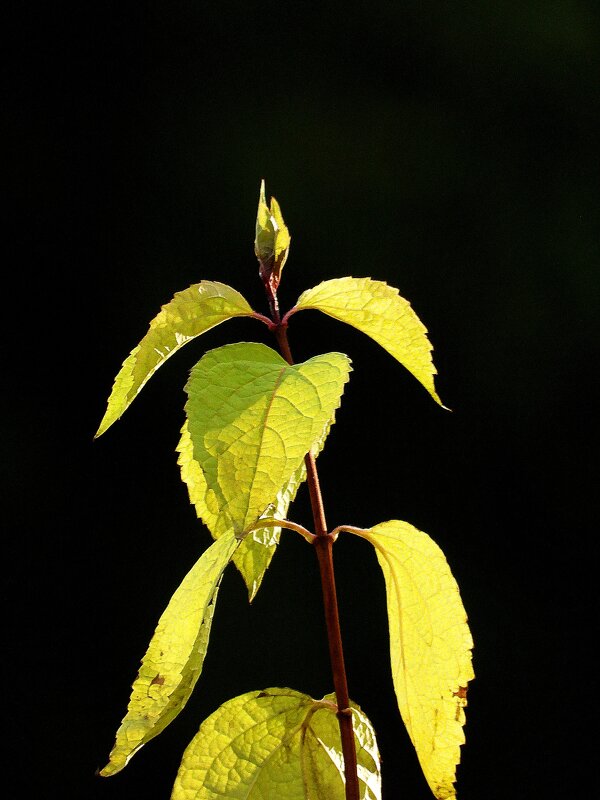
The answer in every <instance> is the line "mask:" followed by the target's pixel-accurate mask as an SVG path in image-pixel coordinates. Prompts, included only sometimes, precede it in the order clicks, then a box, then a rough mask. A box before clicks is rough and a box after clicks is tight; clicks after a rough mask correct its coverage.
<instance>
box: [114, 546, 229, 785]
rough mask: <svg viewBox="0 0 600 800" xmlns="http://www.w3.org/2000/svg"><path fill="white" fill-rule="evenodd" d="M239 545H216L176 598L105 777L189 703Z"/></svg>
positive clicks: (143, 671)
mask: <svg viewBox="0 0 600 800" xmlns="http://www.w3.org/2000/svg"><path fill="white" fill-rule="evenodd" d="M238 544H239V542H238V541H237V540H236V539H235V537H234V536H233V533H230V534H229V535H226V536H223V537H221V538H220V539H219V540H218V541H217V542H215V543H214V544H212V545H211V546H210V547H209V548H208V550H206V552H204V553H203V554H202V556H200V558H199V559H198V561H197V562H196V564H195V566H194V567H192V569H191V570H190V572H189V573H188V574H187V575H186V577H185V578H184V579H183V582H182V583H181V585H180V586H179V588H178V589H177V591H176V592H175V594H174V595H173V597H172V598H171V600H170V602H169V605H168V606H167V608H166V610H165V611H164V613H163V615H162V616H161V618H160V620H159V622H158V626H157V628H156V631H155V633H154V636H153V637H152V640H151V641H150V644H149V646H148V650H147V652H146V655H145V656H144V658H143V660H142V664H141V667H140V671H139V673H138V675H137V677H136V679H135V681H134V683H133V689H132V692H131V698H130V701H129V706H128V708H127V715H126V716H125V718H124V719H123V722H122V723H121V726H120V728H119V730H118V731H117V737H116V741H115V745H114V747H113V749H112V751H111V754H110V760H109V763H108V764H107V765H106V766H105V767H104V769H103V770H102V771H101V772H100V775H103V776H108V775H114V774H115V773H116V772H119V771H120V770H122V769H123V767H124V766H125V765H126V764H127V762H128V761H129V759H130V758H131V756H132V755H133V754H134V753H135V752H137V750H139V749H140V747H141V746H142V745H144V744H146V742H148V741H150V739H153V738H154V737H155V736H157V735H158V734H159V733H160V732H161V731H163V730H164V729H165V728H166V727H167V725H168V724H169V723H170V722H171V721H172V720H173V719H175V717H176V716H177V714H179V712H180V711H181V709H182V708H183V707H184V705H185V704H186V703H187V701H188V698H189V697H190V695H191V693H192V690H193V688H194V686H195V685H196V681H197V680H198V677H199V675H200V673H201V671H202V665H203V663H204V657H205V655H206V650H207V647H208V638H209V635H210V627H211V623H212V616H213V612H214V606H215V602H216V599H217V592H218V589H219V584H220V581H221V576H222V574H223V570H224V569H225V567H226V566H227V564H228V563H229V561H230V559H231V556H232V555H233V553H234V551H235V548H236V547H237V545H238Z"/></svg>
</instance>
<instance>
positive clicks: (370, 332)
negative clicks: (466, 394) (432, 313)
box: [292, 278, 442, 405]
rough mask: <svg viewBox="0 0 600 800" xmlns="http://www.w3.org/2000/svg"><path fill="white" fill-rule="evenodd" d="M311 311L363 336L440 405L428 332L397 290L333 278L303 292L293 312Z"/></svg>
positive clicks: (366, 280)
mask: <svg viewBox="0 0 600 800" xmlns="http://www.w3.org/2000/svg"><path fill="white" fill-rule="evenodd" d="M308 308H314V309H318V310H319V311H323V312H324V313H325V314H328V315H329V316H330V317H335V319H339V320H341V321H342V322H347V323H348V324H349V325H352V326H353V327H354V328H357V329H358V330H359V331H362V332H363V333H366V334H367V336H370V337H371V338H372V339H374V340H375V341H376V342H378V344H380V345H381V346H382V347H383V348H385V349H386V350H387V351H388V353H390V354H391V355H392V356H393V357H394V358H395V359H396V360H397V361H399V362H400V363H401V364H403V365H404V366H405V367H406V369H407V370H408V371H409V372H411V373H412V374H413V375H414V376H415V378H416V379H417V380H418V381H419V382H420V383H422V384H423V386H424V387H425V388H426V389H427V391H428V392H429V394H430V395H431V396H432V397H433V398H434V400H436V402H438V403H439V404H440V405H442V401H441V400H440V398H439V397H438V395H437V392H436V390H435V386H434V375H435V374H436V369H435V367H434V365H433V361H432V357H431V351H432V346H431V343H430V342H429V339H428V338H427V329H426V328H425V326H424V325H423V323H422V322H421V320H420V319H419V318H418V317H417V315H416V314H415V312H414V311H413V310H412V308H411V305H410V303H409V302H408V301H407V300H405V299H404V298H403V297H400V295H399V294H398V290H397V289H394V288H393V287H392V286H388V285H387V283H384V282H383V281H374V280H372V279H371V278H335V279H334V280H330V281H324V282H323V283H319V284H318V285H317V286H315V287H314V288H312V289H308V290H307V291H306V292H303V293H302V294H301V295H300V297H299V298H298V302H297V303H296V305H295V306H294V309H292V312H294V311H301V310H302V309H308Z"/></svg>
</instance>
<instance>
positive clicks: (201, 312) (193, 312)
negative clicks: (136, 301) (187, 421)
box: [96, 281, 255, 437]
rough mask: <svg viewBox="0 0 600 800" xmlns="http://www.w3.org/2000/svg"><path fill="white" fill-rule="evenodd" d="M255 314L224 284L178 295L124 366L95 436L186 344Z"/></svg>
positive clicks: (196, 287)
mask: <svg viewBox="0 0 600 800" xmlns="http://www.w3.org/2000/svg"><path fill="white" fill-rule="evenodd" d="M254 314H255V312H254V311H253V310H252V309H251V308H250V306H249V305H248V303H247V302H246V301H245V300H244V298H243V297H242V295H241V294H240V293H239V292H236V290H235V289H232V288H231V286H227V285H226V284H224V283H217V282H216V281H201V282H200V283H196V284H194V285H193V286H190V287H189V288H188V289H185V290H184V291H183V292H177V294H176V295H175V296H174V297H173V299H172V300H171V301H170V302H169V303H167V304H166V305H164V306H163V307H162V309H161V311H160V313H159V314H158V316H156V317H155V318H154V319H153V320H152V322H151V323H150V328H149V330H148V333H147V334H146V335H145V336H144V338H143V339H142V341H141V342H140V343H139V344H138V346H137V347H135V348H134V349H133V350H132V351H131V354H130V355H129V356H128V357H127V358H126V359H125V361H124V362H123V366H122V367H121V370H120V371H119V373H118V375H117V377H116V378H115V382H114V385H113V388H112V392H111V395H110V397H109V399H108V407H107V409H106V414H105V415H104V417H103V419H102V422H101V423H100V427H99V428H98V432H97V433H96V436H97V437H98V436H100V435H101V434H103V433H104V432H105V431H106V430H107V429H108V428H109V427H110V426H111V425H112V424H113V422H115V421H116V420H117V419H119V417H120V416H121V415H122V414H123V412H124V411H125V410H126V409H127V408H128V407H129V405H130V404H131V402H132V401H133V400H134V399H135V397H136V396H137V395H138V393H139V392H140V391H141V389H142V388H143V387H144V385H145V384H146V383H147V381H148V380H149V379H150V378H151V377H152V375H153V374H154V373H155V372H156V370H157V369H158V368H159V367H160V366H162V364H164V363H165V361H166V360H167V358H169V357H170V356H172V355H173V353H175V352H176V351H177V350H179V349H180V348H181V347H183V345H184V344H187V342H189V341H191V340H192V339H194V338H195V337H196V336H199V335H200V334H201V333H204V332H205V331H208V330H210V329H211V328H214V327H215V325H219V324H220V323H221V322H224V321H225V320H227V319H232V318H233V317H251V316H254Z"/></svg>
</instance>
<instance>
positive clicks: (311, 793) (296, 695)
mask: <svg viewBox="0 0 600 800" xmlns="http://www.w3.org/2000/svg"><path fill="white" fill-rule="evenodd" d="M352 709H353V714H352V716H353V724H354V736H355V741H356V751H357V761H358V778H359V785H360V798H361V800H381V778H380V763H379V752H378V749H377V742H376V740H375V733H374V731H373V728H372V726H371V723H370V722H369V720H368V719H367V717H366V716H365V715H364V714H363V712H362V711H361V710H360V709H359V708H358V706H356V705H354V704H352ZM336 710H337V707H336V705H335V697H333V696H332V695H329V696H328V697H325V698H323V700H313V699H312V698H311V697H309V696H308V695H305V694H300V692H295V691H293V690H292V689H266V690H265V691H263V692H248V693H247V694H243V695H241V696H240V697H236V698H234V699H233V700H229V701H227V702H226V703H224V704H223V705H222V706H221V707H220V708H219V709H217V711H215V712H214V714H211V716H210V717H208V719H206V720H205V721H204V722H203V723H202V725H201V726H200V730H199V731H198V733H197V734H196V736H195V737H194V739H193V740H192V741H191V743H190V744H189V746H188V748H187V749H186V751H185V753H184V755H183V760H182V762H181V766H180V768H179V772H178V774H177V778H176V781H175V785H174V787H173V793H172V795H171V800H223V798H231V799H232V800H233V798H236V799H237V800H268V799H271V798H272V800H275V799H277V800H344V798H345V781H344V766H343V764H344V761H343V756H342V747H341V741H340V732H339V726H338V720H337V717H336Z"/></svg>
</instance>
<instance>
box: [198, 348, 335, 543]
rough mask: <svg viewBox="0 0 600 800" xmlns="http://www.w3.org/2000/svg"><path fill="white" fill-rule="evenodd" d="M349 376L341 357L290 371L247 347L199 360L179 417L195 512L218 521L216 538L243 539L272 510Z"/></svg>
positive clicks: (265, 351) (270, 353)
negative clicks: (195, 493)
mask: <svg viewBox="0 0 600 800" xmlns="http://www.w3.org/2000/svg"><path fill="white" fill-rule="evenodd" d="M349 372H350V362H349V359H348V358H347V356H344V355H342V354H340V353H328V354H325V355H320V356H315V357H314V358H311V359H310V360H308V361H306V362H304V363H303V364H294V365H293V366H292V365H290V364H288V363H287V362H286V361H284V359H283V358H282V357H281V356H280V355H279V354H278V353H276V352H275V351H274V350H271V348H269V347H266V346H265V345H262V344H253V343H239V344H233V345H226V346H225V347H220V348H217V349H216V350H212V351H210V352H209V353H207V354H206V355H205V356H204V357H203V358H201V359H200V361H199V362H198V364H196V366H195V367H194V368H193V369H192V372H191V376H190V379H189V381H188V383H187V385H186V391H187V393H188V401H187V403H186V413H187V417H188V431H189V435H190V439H191V441H192V445H193V459H194V461H196V462H197V464H198V465H199V467H200V469H201V472H202V475H203V478H204V480H205V483H206V491H205V494H204V497H203V498H202V499H201V504H202V505H203V506H204V508H205V509H206V510H208V515H209V517H210V516H211V515H212V516H213V518H214V517H216V518H217V523H216V527H217V530H216V535H218V534H219V533H220V532H221V531H225V530H229V529H230V528H231V529H233V530H234V531H235V533H236V534H237V535H240V536H241V535H243V534H244V532H245V530H246V529H247V528H249V527H250V526H252V525H253V524H254V523H255V522H256V521H257V520H258V519H259V518H260V517H261V516H262V515H263V514H264V513H265V512H266V511H267V509H268V507H269V506H271V505H272V504H273V503H274V502H277V497H278V494H279V493H280V492H281V491H282V487H287V486H288V484H289V483H290V481H291V479H292V477H293V476H294V473H296V471H297V470H299V469H300V468H301V466H302V462H303V459H304V456H305V455H306V453H308V452H309V451H310V450H311V449H312V448H313V447H315V446H316V445H318V443H319V441H320V440H321V439H322V437H323V433H324V430H326V428H327V426H328V425H329V424H330V421H331V418H332V415H333V413H334V411H335V409H336V408H337V407H338V406H339V403H340V398H341V395H342V392H343V389H344V384H345V383H346V381H347V380H348V374H349ZM188 463H189V462H188ZM192 469H193V467H192ZM197 476H198V472H197V470H196V478H197Z"/></svg>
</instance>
